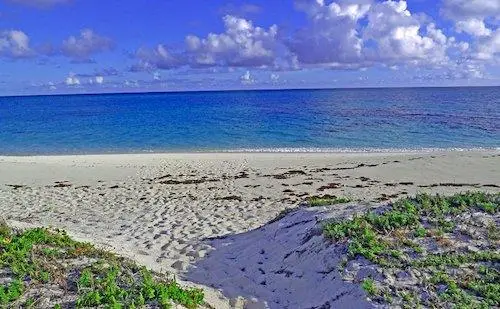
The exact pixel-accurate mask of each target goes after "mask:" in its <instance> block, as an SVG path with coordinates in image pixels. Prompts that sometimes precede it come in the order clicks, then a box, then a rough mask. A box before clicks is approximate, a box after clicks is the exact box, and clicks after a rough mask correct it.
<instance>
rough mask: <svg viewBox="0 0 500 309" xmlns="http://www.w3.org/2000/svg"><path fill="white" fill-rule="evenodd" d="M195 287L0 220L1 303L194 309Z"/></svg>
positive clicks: (61, 236)
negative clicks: (19, 228)
mask: <svg viewBox="0 0 500 309" xmlns="http://www.w3.org/2000/svg"><path fill="white" fill-rule="evenodd" d="M203 299H204V295H203V292H202V291H201V290H199V289H191V288H183V287H181V286H180V285H179V284H178V283H177V282H176V281H175V280H173V279H172V278H169V277H168V276H167V275H165V274H157V273H153V272H151V271H149V270H147V269H146V268H145V267H140V266H138V265H136V264H135V263H133V262H132V261H130V260H128V259H125V258H122V257H119V256H116V255H114V254H112V253H110V252H107V251H104V250H100V249H97V248H95V247H94V246H92V245H91V244H88V243H83V242H78V241H74V240H73V239H71V238H70V237H69V236H68V235H67V234H66V233H65V232H63V231H59V230H49V229H45V228H34V229H27V230H24V231H16V230H12V229H11V228H9V226H8V225H7V224H5V222H1V223H0V307H2V308H3V307H9V308H10V307H15V308H18V307H25V308H35V307H44V308H46V307H48V308H73V307H77V308H82V307H97V306H102V307H104V308H137V307H141V306H144V305H152V306H153V307H160V308H171V307H172V306H173V305H174V304H181V305H183V306H184V307H186V308H196V307H198V306H199V305H201V304H203V302H204V300H203Z"/></svg>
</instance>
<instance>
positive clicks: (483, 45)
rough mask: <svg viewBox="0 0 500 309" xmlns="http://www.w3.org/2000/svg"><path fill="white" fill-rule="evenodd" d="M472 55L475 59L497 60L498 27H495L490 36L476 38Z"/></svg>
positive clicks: (499, 50) (498, 47)
mask: <svg viewBox="0 0 500 309" xmlns="http://www.w3.org/2000/svg"><path fill="white" fill-rule="evenodd" d="M472 56H473V57H474V58H475V59H477V60H486V61H497V62H499V60H500V58H499V57H500V28H498V29H496V31H495V32H493V33H492V34H491V35H490V36H487V37H483V38H480V39H478V41H477V44H476V46H475V48H474V51H473V54H472Z"/></svg>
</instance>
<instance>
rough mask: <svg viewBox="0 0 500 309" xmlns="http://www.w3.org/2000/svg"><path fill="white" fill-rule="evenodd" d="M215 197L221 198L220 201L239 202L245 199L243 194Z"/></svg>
mask: <svg viewBox="0 0 500 309" xmlns="http://www.w3.org/2000/svg"><path fill="white" fill-rule="evenodd" d="M215 199H216V200H219V201H238V202H241V201H243V199H242V198H241V196H237V195H228V196H223V197H216V198H215Z"/></svg>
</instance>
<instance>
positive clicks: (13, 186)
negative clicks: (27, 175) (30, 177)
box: [6, 185, 27, 190]
mask: <svg viewBox="0 0 500 309" xmlns="http://www.w3.org/2000/svg"><path fill="white" fill-rule="evenodd" d="M6 186H7V187H11V188H12V189H14V190H17V189H21V188H26V187H27V186H26V185H6Z"/></svg>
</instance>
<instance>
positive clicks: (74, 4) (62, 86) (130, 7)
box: [0, 0, 500, 94]
mask: <svg viewBox="0 0 500 309" xmlns="http://www.w3.org/2000/svg"><path fill="white" fill-rule="evenodd" d="M207 2H209V1H201V0H198V1H191V2H187V3H186V2H181V1H171V2H170V3H169V4H151V3H148V4H142V5H140V4H141V3H142V2H140V1H136V0H127V1H122V2H121V3H122V5H121V6H120V7H116V4H115V7H113V5H112V4H110V3H107V4H106V3H102V2H99V1H95V0H88V1H86V2H83V1H82V0H3V1H2V0H0V94H26V93H67V92H120V91H148V90H149V91H168V90H210V89H246V88H302V87H367V86H370V87H373V86H428V85H432V86H438V85H443V86H449V85H500V27H499V25H500V1H498V0H439V1H434V0H414V1H410V0H409V1H402V0H400V1H393V0H386V1H376V0H335V1H327V0H295V1H286V2H285V1H283V2H281V1H280V2H279V3H278V2H274V1H273V2H269V1H263V0H261V1H257V0H256V1H253V2H250V1H248V2H242V1H218V0H216V1H213V2H212V1H210V3H207ZM193 10H194V11H195V12H194V11H193ZM56 39H59V40H58V41H56Z"/></svg>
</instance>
